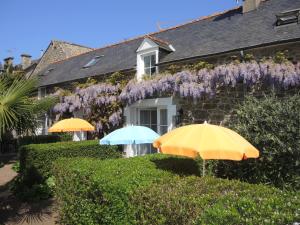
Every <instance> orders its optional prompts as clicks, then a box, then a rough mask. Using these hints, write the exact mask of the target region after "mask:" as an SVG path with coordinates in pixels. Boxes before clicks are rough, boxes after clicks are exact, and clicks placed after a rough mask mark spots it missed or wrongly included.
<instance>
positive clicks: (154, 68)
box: [151, 66, 156, 75]
mask: <svg viewBox="0 0 300 225" xmlns="http://www.w3.org/2000/svg"><path fill="white" fill-rule="evenodd" d="M155 73H156V66H155V67H151V75H152V74H155Z"/></svg>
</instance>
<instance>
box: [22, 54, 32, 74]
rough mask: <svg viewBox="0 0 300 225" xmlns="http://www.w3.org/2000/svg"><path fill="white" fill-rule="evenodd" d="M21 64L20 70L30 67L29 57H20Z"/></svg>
mask: <svg viewBox="0 0 300 225" xmlns="http://www.w3.org/2000/svg"><path fill="white" fill-rule="evenodd" d="M21 61H22V62H21V64H22V69H23V70H24V69H26V68H27V67H29V66H30V65H31V55H28V54H22V55H21Z"/></svg>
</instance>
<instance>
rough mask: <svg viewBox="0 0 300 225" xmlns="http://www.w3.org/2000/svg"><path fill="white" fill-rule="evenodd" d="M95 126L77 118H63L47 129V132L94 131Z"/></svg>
mask: <svg viewBox="0 0 300 225" xmlns="http://www.w3.org/2000/svg"><path fill="white" fill-rule="evenodd" d="M94 130H95V127H94V126H93V125H92V124H90V123H89V122H87V121H86V120H83V119H79V118H71V119H64V120H61V121H58V122H57V123H55V124H54V125H53V126H52V127H50V128H49V129H48V131H49V132H71V131H94Z"/></svg>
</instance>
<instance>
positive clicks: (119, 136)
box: [100, 126, 159, 145]
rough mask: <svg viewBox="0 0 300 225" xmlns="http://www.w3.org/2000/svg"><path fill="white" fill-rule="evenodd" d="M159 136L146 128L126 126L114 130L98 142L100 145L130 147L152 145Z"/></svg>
mask: <svg viewBox="0 0 300 225" xmlns="http://www.w3.org/2000/svg"><path fill="white" fill-rule="evenodd" d="M157 138H159V135H158V134H157V133H156V132H154V131H153V130H151V129H150V128H148V127H143V126H127V127H123V128H121V129H118V130H115V131H113V132H111V133H110V134H108V135H107V136H105V137H104V138H102V139H101V140H100V144H101V145H131V144H146V143H153V141H154V140H155V139H157Z"/></svg>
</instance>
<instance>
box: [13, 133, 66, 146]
mask: <svg viewBox="0 0 300 225" xmlns="http://www.w3.org/2000/svg"><path fill="white" fill-rule="evenodd" d="M60 141H62V138H61V136H59V135H36V136H35V135H33V136H24V137H20V138H18V145H19V146H22V145H29V144H44V143H55V142H60Z"/></svg>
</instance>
